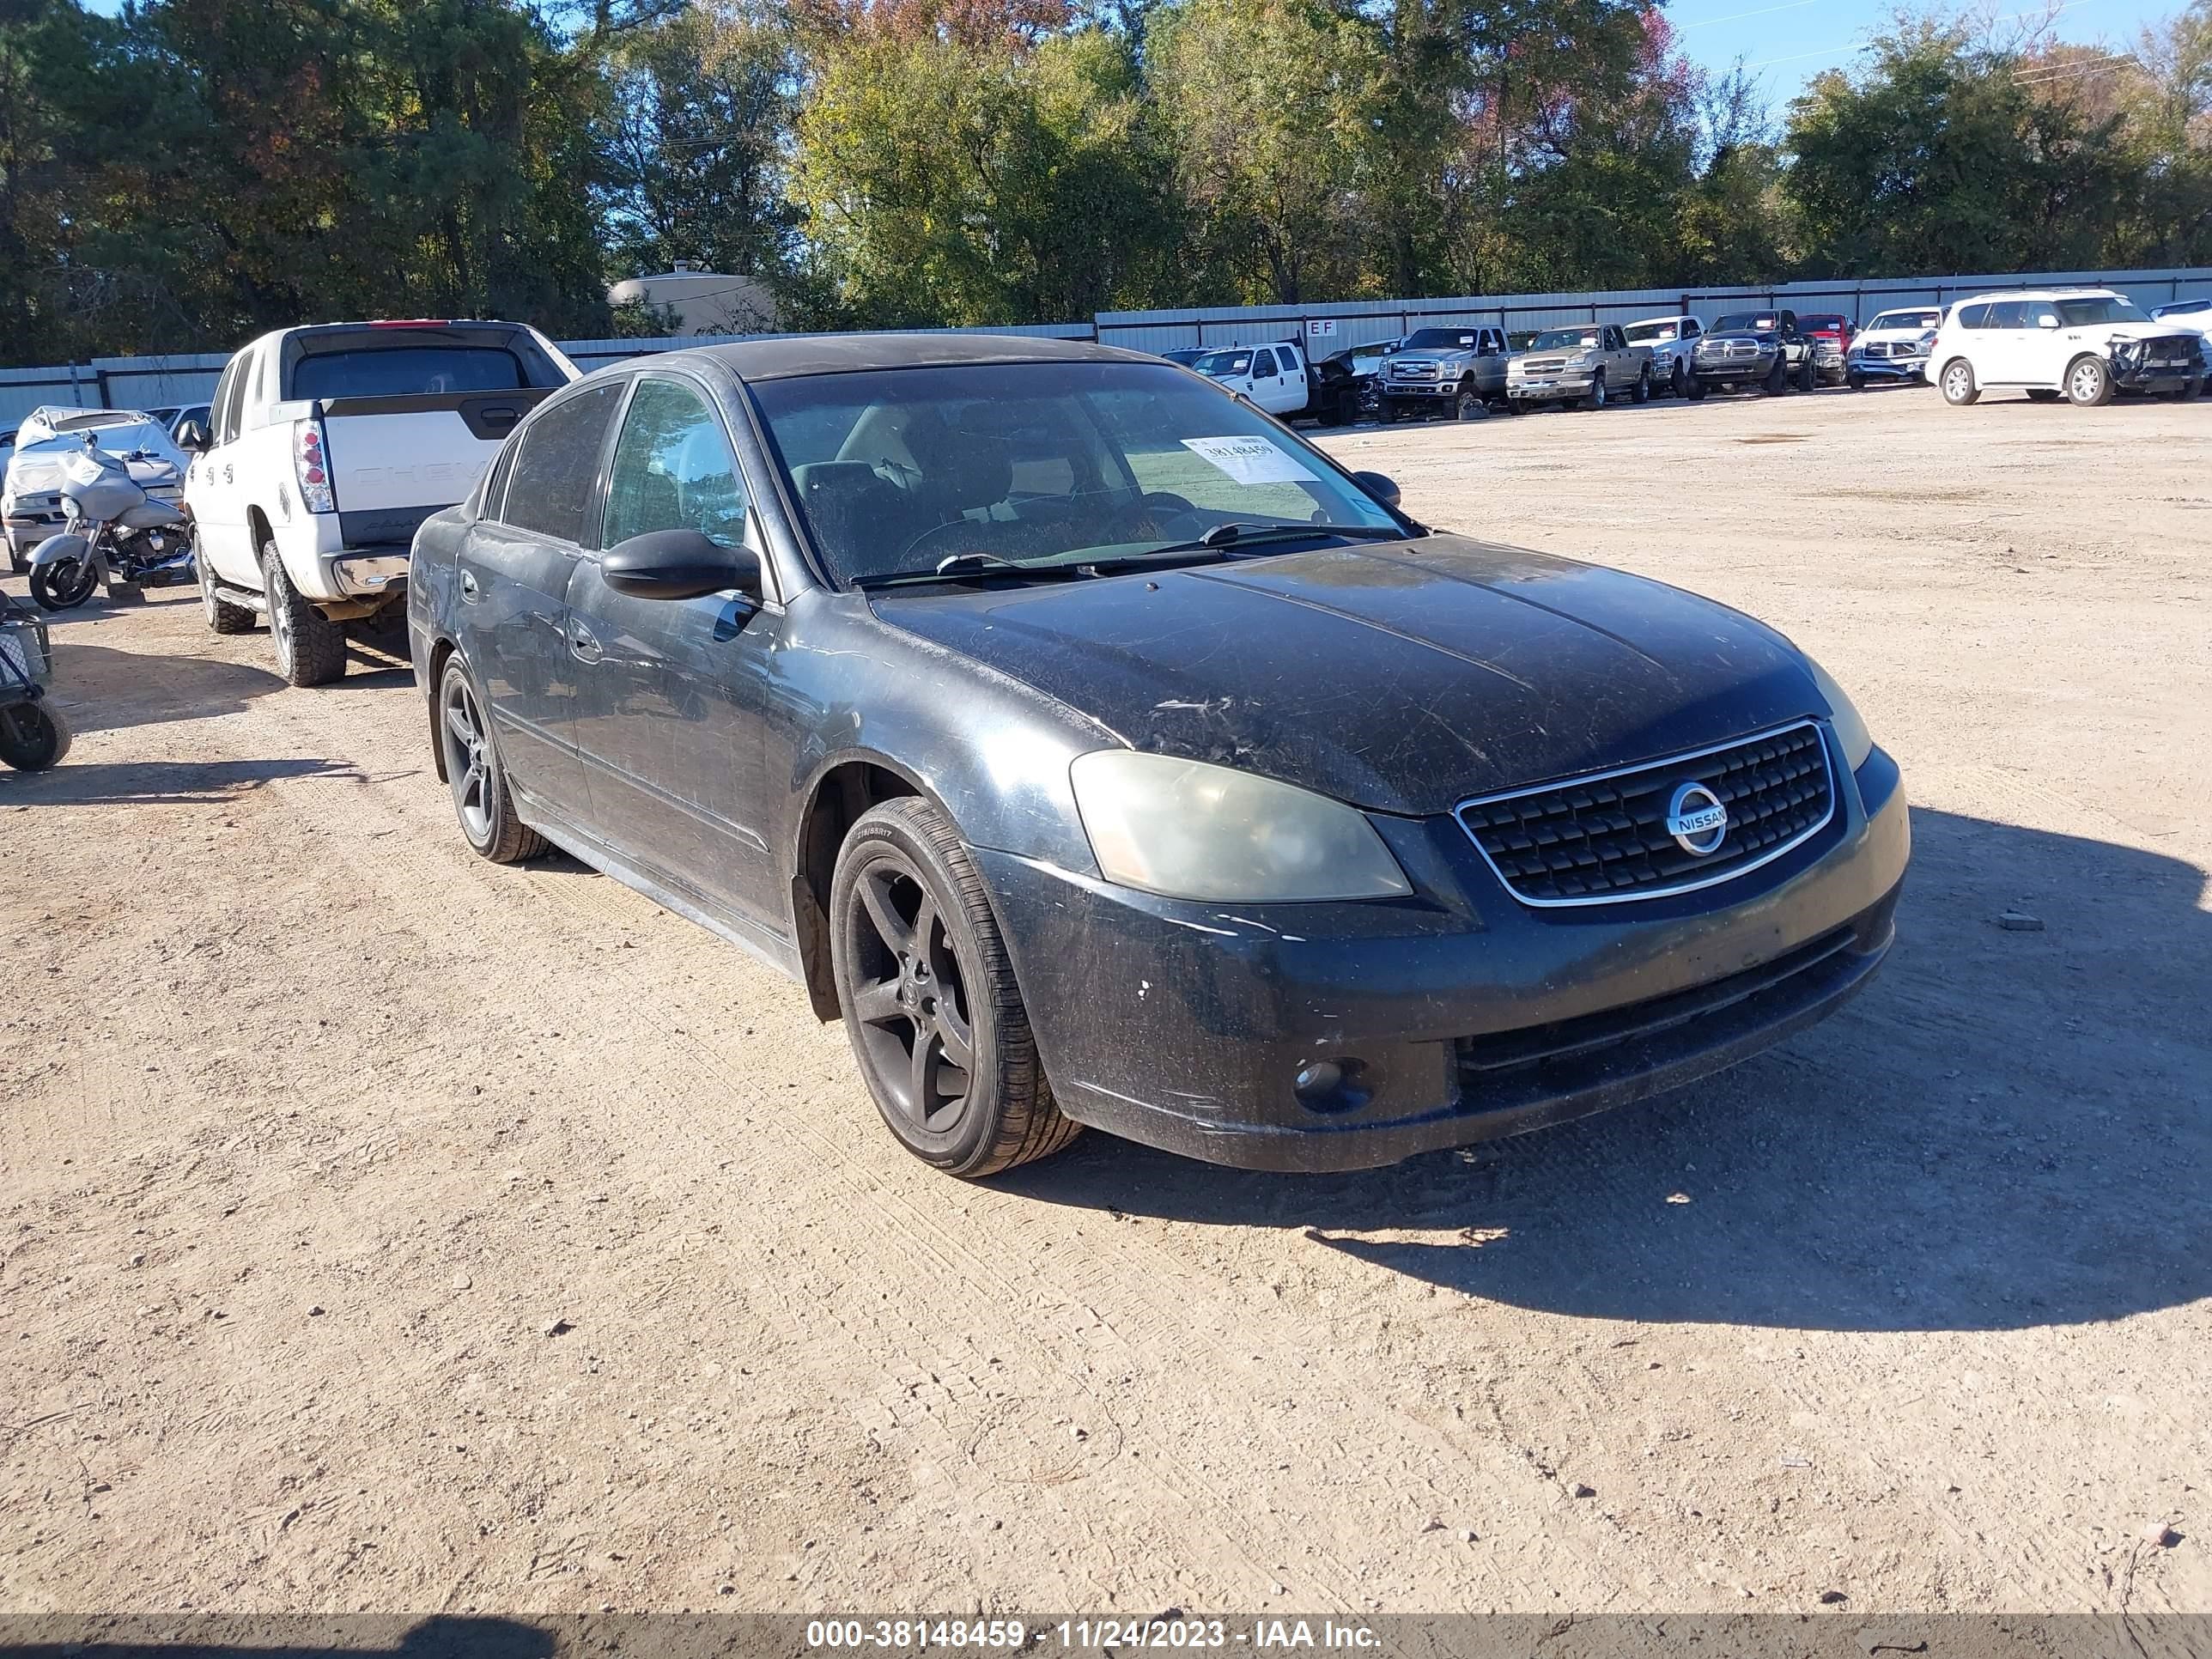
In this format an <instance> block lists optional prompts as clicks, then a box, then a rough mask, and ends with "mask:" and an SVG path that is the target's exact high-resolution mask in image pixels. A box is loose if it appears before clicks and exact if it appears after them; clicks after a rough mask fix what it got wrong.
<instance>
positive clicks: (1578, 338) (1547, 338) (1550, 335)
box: [1528, 328, 1597, 351]
mask: <svg viewBox="0 0 2212 1659" xmlns="http://www.w3.org/2000/svg"><path fill="white" fill-rule="evenodd" d="M1596 344H1597V331H1596V330H1595V329H1594V328H1553V329H1547V330H1546V331H1544V332H1543V333H1541V334H1539V335H1538V336H1537V337H1535V338H1534V340H1532V341H1530V342H1529V343H1528V349H1529V350H1531V351H1573V350H1576V349H1578V348H1580V347H1583V346H1595V345H1596Z"/></svg>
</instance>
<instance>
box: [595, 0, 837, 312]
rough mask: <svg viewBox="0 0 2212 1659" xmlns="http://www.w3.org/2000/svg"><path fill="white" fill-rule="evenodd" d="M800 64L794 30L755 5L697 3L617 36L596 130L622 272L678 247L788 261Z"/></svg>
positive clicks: (682, 253)
mask: <svg viewBox="0 0 2212 1659" xmlns="http://www.w3.org/2000/svg"><path fill="white" fill-rule="evenodd" d="M798 68H799V66H798V64H797V62H796V51H795V45H794V42H793V40H792V39H791V36H790V33H789V31H788V30H787V29H786V28H785V27H782V26H781V24H780V23H779V22H778V21H776V20H775V19H773V18H769V17H764V16H761V15H755V14H752V13H750V12H747V13H731V14H727V15H722V16H720V17H710V16H709V15H708V14H706V13H704V12H701V11H690V12H686V13H684V14H682V15H678V16H676V17H674V18H672V19H671V20H669V21H664V22H660V23H658V24H654V25H652V26H649V27H643V28H640V29H637V30H635V32H633V33H629V34H628V35H626V36H624V37H623V38H621V39H619V40H617V41H616V42H615V43H614V45H613V46H612V47H611V49H610V53H609V58H608V64H607V71H606V73H607V82H608V88H607V95H606V97H605V99H604V100H602V104H601V107H602V109H603V111H604V113H603V115H602V117H601V119H600V121H599V125H598V127H597V129H596V131H595V133H594V138H595V141H596V144H597V148H598V149H599V155H600V157H601V177H600V182H599V194H598V205H599V213H600V217H601V222H602V223H603V224H604V226H605V240H606V253H607V258H608V260H609V263H610V265H611V268H612V269H613V270H614V272H615V274H617V275H618V276H641V275H643V274H645V273H646V272H647V271H653V270H668V269H670V268H671V266H672V265H673V264H675V262H676V261H677V260H678V259H694V260H697V261H699V262H700V263H701V264H703V265H704V266H706V267H707V268H708V269H709V270H720V271H726V272H729V273H731V274H732V275H737V276H760V277H763V278H769V279H775V278H780V277H781V276H782V275H783V274H784V272H785V271H786V270H787V268H788V267H789V265H790V264H792V262H793V259H794V258H796V257H797V255H798V253H799V246H798V236H797V229H798V222H799V213H798V210H797V209H796V208H794V207H793V205H792V204H791V202H790V200H789V198H788V197H787V193H786V190H785V180H784V177H783V173H784V142H785V138H786V137H787V134H788V133H789V131H790V130H791V123H792V118H793V105H794V94H795V88H796V84H797V75H798Z"/></svg>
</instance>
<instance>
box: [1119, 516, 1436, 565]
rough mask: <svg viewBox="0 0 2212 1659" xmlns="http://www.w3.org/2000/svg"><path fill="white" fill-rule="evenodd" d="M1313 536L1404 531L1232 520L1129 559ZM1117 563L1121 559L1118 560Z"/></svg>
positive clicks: (1390, 535) (1379, 536)
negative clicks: (1181, 540) (1194, 536)
mask: <svg viewBox="0 0 2212 1659" xmlns="http://www.w3.org/2000/svg"><path fill="white" fill-rule="evenodd" d="M1316 536H1349V537H1351V538H1353V539H1354V540H1356V541H1387V542H1401V541H1404V540H1405V539H1406V532H1404V531H1402V530H1401V529H1399V528H1398V527H1397V526H1395V525H1393V526H1389V527H1388V528H1385V527H1383V526H1380V525H1347V524H1248V523H1243V522H1241V521H1238V520H1231V521H1230V522H1229V523H1227V524H1218V525H1216V526H1213V528H1212V529H1211V530H1209V531H1207V532H1206V533H1205V534H1204V535H1202V536H1200V537H1199V538H1196V539H1195V540H1193V541H1188V542H1170V543H1169V544H1167V545H1166V546H1164V547H1154V548H1148V549H1146V550H1145V551H1144V552H1142V553H1138V554H1133V555H1131V556H1130V560H1131V562H1141V561H1143V560H1146V559H1158V558H1165V557H1167V556H1170V555H1173V554H1176V553H1201V552H1203V553H1223V552H1226V551H1228V550H1230V549H1231V548H1244V547H1258V546H1262V545H1264V544H1267V543H1268V542H1302V541H1310V540H1312V539H1313V538H1315V537H1316ZM1117 562H1119V561H1117Z"/></svg>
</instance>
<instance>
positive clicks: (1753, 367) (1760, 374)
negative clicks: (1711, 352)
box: [1690, 352, 1774, 386]
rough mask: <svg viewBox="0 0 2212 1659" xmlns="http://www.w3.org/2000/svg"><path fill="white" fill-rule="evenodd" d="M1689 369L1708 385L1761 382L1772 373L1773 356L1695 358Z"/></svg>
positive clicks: (1768, 354)
mask: <svg viewBox="0 0 2212 1659" xmlns="http://www.w3.org/2000/svg"><path fill="white" fill-rule="evenodd" d="M1690 369H1691V372H1692V374H1695V375H1696V376H1697V377H1698V378H1699V380H1703V381H1705V382H1706V383H1707V384H1708V385H1719V386H1733V385H1735V384H1736V383H1737V382H1739V381H1746V380H1765V378H1766V377H1767V376H1768V375H1770V374H1772V373H1774V355H1773V354H1772V353H1771V352H1768V353H1765V354H1763V355H1761V356H1757V357H1722V358H1718V359H1715V358H1711V357H1700V358H1697V359H1695V360H1694V361H1692V363H1691V365H1690Z"/></svg>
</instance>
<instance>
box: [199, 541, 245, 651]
mask: <svg viewBox="0 0 2212 1659" xmlns="http://www.w3.org/2000/svg"><path fill="white" fill-rule="evenodd" d="M192 564H193V567H194V569H195V571H196V573H197V575H198V576H199V579H200V608H201V610H202V611H204V612H205V613H206V616H207V625H208V627H209V629H210V630H211V631H213V632H215V633H217V634H251V633H252V631H253V624H254V623H255V621H256V620H257V618H256V617H255V616H254V613H253V612H252V611H249V610H247V609H246V607H245V606H244V605H233V604H232V603H231V602H230V601H229V600H228V599H224V598H222V596H221V595H220V594H219V593H217V592H216V576H215V567H214V566H213V565H211V564H210V563H209V562H208V557H207V554H206V553H205V552H204V551H203V550H200V549H197V548H195V549H193V550H192Z"/></svg>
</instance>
